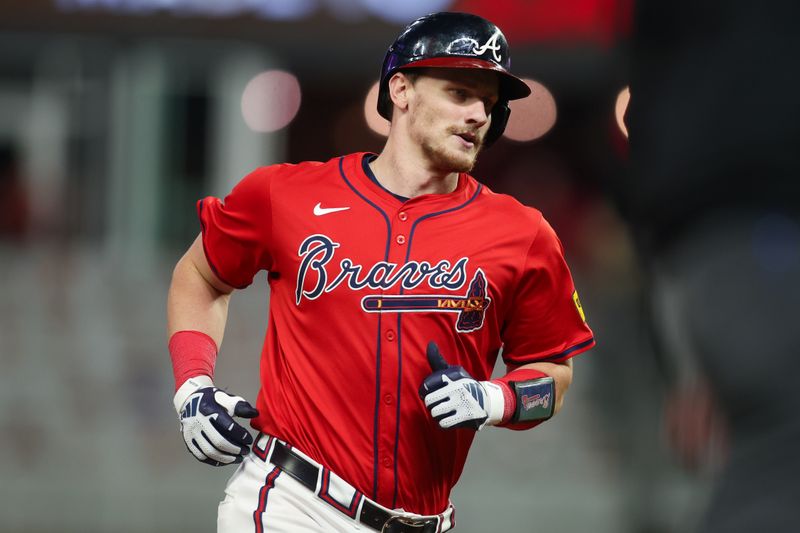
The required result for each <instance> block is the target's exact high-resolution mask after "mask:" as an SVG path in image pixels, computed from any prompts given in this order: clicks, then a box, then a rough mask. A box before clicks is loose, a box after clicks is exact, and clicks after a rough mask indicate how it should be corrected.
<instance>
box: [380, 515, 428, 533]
mask: <svg viewBox="0 0 800 533" xmlns="http://www.w3.org/2000/svg"><path fill="white" fill-rule="evenodd" d="M432 523H433V520H417V519H414V518H408V517H405V516H390V517H389V520H387V521H386V523H385V524H383V527H382V528H381V533H393V532H401V531H408V529H405V528H413V529H414V530H416V531H425V530H426V529H425V528H426V527H427V526H429V525H431V524H432ZM395 526H400V527H399V528H395Z"/></svg>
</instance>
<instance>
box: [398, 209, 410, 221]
mask: <svg viewBox="0 0 800 533" xmlns="http://www.w3.org/2000/svg"><path fill="white" fill-rule="evenodd" d="M397 218H399V219H400V220H402V221H403V222H405V221H406V220H408V215H407V214H406V212H405V211H400V212H399V213H398V214H397Z"/></svg>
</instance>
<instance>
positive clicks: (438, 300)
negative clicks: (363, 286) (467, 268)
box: [361, 268, 492, 333]
mask: <svg viewBox="0 0 800 533" xmlns="http://www.w3.org/2000/svg"><path fill="white" fill-rule="evenodd" d="M491 303H492V298H491V296H489V294H488V287H487V283H486V275H485V274H484V273H483V270H482V269H480V268H479V269H478V270H476V271H475V276H474V277H473V278H472V281H471V282H470V284H469V288H468V289H467V294H466V295H464V296H454V295H443V294H409V295H384V296H377V295H370V296H365V297H364V298H362V300H361V308H362V309H363V310H364V311H366V312H368V313H455V314H457V315H458V320H456V331H458V332H459V333H471V332H473V331H475V330H477V329H480V328H481V327H482V326H483V319H484V317H485V316H486V309H487V308H488V307H489V305H490V304H491Z"/></svg>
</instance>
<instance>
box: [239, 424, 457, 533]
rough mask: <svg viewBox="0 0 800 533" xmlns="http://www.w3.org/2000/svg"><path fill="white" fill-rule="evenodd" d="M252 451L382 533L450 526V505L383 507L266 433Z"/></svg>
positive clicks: (426, 532) (432, 532) (434, 531)
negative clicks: (426, 509)
mask: <svg viewBox="0 0 800 533" xmlns="http://www.w3.org/2000/svg"><path fill="white" fill-rule="evenodd" d="M253 454H254V455H255V456H256V457H258V458H259V459H261V460H262V461H264V462H266V463H272V464H273V465H275V466H276V467H278V468H279V469H280V470H282V471H283V472H286V473H287V474H289V475H290V476H291V477H293V478H294V479H295V480H297V481H298V482H299V483H300V484H301V485H303V486H305V487H306V488H307V489H308V490H310V491H311V492H313V493H314V494H316V495H317V496H318V497H319V498H320V499H322V500H323V501H325V502H326V503H328V504H329V505H331V506H332V507H334V508H335V509H336V510H338V511H340V512H342V513H344V514H345V515H347V516H349V517H350V518H352V519H353V520H357V521H359V522H361V523H362V524H364V525H366V526H369V527H370V528H372V529H374V530H375V531H381V532H382V533H439V532H443V531H447V530H449V529H451V528H452V527H453V526H454V525H455V523H454V521H453V506H452V505H449V506H448V508H447V510H446V511H445V512H444V513H442V514H439V515H431V516H422V515H415V514H412V513H401V512H397V511H393V510H391V509H387V508H386V507H383V506H382V505H380V504H378V503H376V502H374V501H372V500H370V499H369V498H367V497H366V496H364V494H363V493H361V492H360V491H358V490H357V489H356V488H355V487H353V486H352V485H350V484H349V483H347V482H346V481H345V480H343V479H342V478H341V477H339V476H338V475H337V474H336V473H334V472H332V471H331V470H330V469H328V468H325V467H324V466H322V465H320V464H319V463H317V462H316V461H314V460H312V459H311V458H309V457H308V456H306V455H305V454H304V453H303V452H301V451H300V450H297V449H295V448H292V446H291V445H290V444H288V443H286V442H283V441H281V440H279V439H277V438H275V437H272V436H270V435H267V434H264V433H259V435H258V437H256V440H255V443H254V444H253Z"/></svg>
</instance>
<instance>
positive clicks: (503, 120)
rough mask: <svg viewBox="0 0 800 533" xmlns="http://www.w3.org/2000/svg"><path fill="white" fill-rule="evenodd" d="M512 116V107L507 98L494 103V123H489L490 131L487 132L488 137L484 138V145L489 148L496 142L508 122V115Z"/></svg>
mask: <svg viewBox="0 0 800 533" xmlns="http://www.w3.org/2000/svg"><path fill="white" fill-rule="evenodd" d="M510 116H511V107H509V105H508V102H507V101H505V100H500V101H499V102H497V103H496V104H495V105H494V108H493V109H492V123H491V124H490V125H489V131H487V132H486V138H485V139H484V140H483V147H484V148H488V147H490V146H491V145H493V144H494V143H495V141H496V140H497V139H499V138H500V136H501V135H502V134H503V132H504V131H505V129H506V124H508V117H510Z"/></svg>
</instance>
